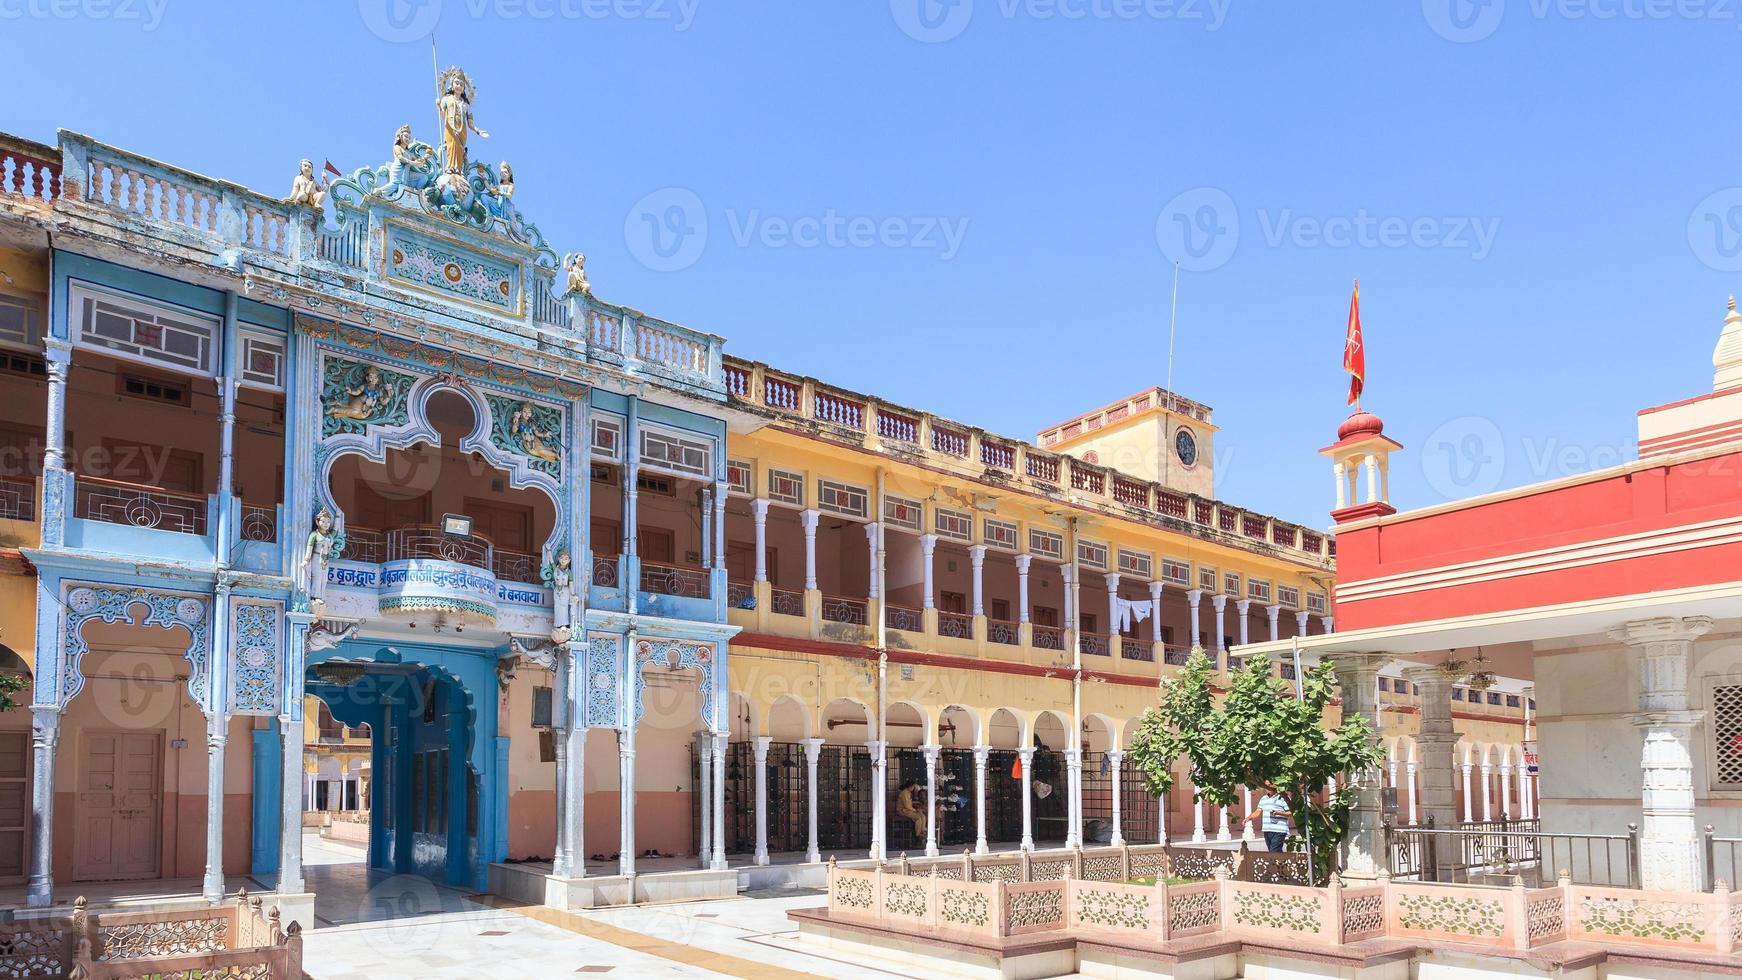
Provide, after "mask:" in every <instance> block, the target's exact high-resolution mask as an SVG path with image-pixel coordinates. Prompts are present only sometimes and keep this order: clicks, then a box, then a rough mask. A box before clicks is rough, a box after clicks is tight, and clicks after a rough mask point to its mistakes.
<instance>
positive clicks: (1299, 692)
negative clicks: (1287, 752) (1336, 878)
mask: <svg viewBox="0 0 1742 980" xmlns="http://www.w3.org/2000/svg"><path fill="white" fill-rule="evenodd" d="M1289 644H1290V647H1291V654H1292V656H1293V657H1294V696H1295V699H1296V700H1298V701H1300V702H1301V703H1303V704H1304V703H1306V681H1305V679H1304V678H1303V677H1302V675H1301V669H1300V637H1299V636H1293V637H1290V638H1289ZM1300 794H1301V803H1302V804H1303V806H1302V810H1301V812H1302V814H1303V815H1304V816H1305V818H1306V819H1304V820H1302V821H1301V834H1302V836H1304V837H1305V838H1306V856H1307V886H1308V887H1316V886H1317V885H1318V881H1319V879H1318V876H1317V875H1316V874H1314V873H1313V800H1312V797H1311V796H1308V795H1307V791H1306V786H1305V785H1304V784H1303V785H1301V786H1300Z"/></svg>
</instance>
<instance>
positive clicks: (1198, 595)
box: [1186, 589, 1204, 606]
mask: <svg viewBox="0 0 1742 980" xmlns="http://www.w3.org/2000/svg"><path fill="white" fill-rule="evenodd" d="M1203 598H1204V590H1203V589H1187V590H1186V601H1187V602H1189V603H1191V604H1192V605H1194V606H1195V605H1197V604H1198V603H1199V602H1200V601H1201V600H1202V599H1203Z"/></svg>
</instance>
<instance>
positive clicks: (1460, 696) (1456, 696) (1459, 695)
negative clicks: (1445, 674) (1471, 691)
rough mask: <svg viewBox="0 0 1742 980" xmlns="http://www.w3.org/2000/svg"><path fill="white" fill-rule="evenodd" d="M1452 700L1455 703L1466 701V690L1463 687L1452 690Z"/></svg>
mask: <svg viewBox="0 0 1742 980" xmlns="http://www.w3.org/2000/svg"><path fill="white" fill-rule="evenodd" d="M1452 700H1453V701H1462V700H1464V689H1463V688H1461V687H1454V688H1452Z"/></svg>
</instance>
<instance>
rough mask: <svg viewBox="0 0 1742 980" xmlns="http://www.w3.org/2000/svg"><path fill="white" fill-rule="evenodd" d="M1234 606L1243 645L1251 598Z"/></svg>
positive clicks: (1249, 630)
mask: <svg viewBox="0 0 1742 980" xmlns="http://www.w3.org/2000/svg"><path fill="white" fill-rule="evenodd" d="M1234 608H1235V610H1236V611H1238V612H1239V613H1240V645H1241V646H1245V645H1246V644H1247V643H1250V642H1251V636H1252V621H1251V618H1250V617H1249V616H1248V615H1247V613H1250V612H1251V611H1252V600H1251V599H1241V600H1240V601H1239V602H1236V603H1234ZM1246 812H1247V813H1251V812H1252V811H1251V810H1247V811H1246Z"/></svg>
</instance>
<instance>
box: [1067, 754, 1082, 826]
mask: <svg viewBox="0 0 1742 980" xmlns="http://www.w3.org/2000/svg"><path fill="white" fill-rule="evenodd" d="M1065 774H1066V780H1067V782H1066V783H1065V787H1066V788H1065V792H1066V793H1068V794H1069V795H1068V796H1067V797H1066V798H1065V819H1066V820H1067V821H1069V822H1068V824H1067V825H1066V826H1065V846H1066V847H1081V846H1083V812H1082V805H1083V752H1082V750H1081V749H1079V748H1077V747H1076V746H1075V745H1073V746H1071V747H1070V748H1068V749H1066V750H1065Z"/></svg>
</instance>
